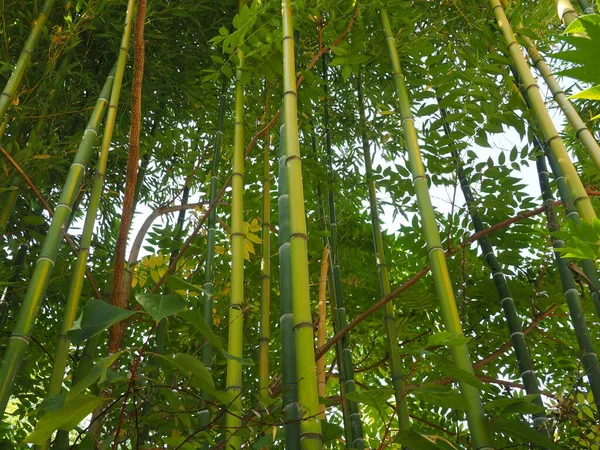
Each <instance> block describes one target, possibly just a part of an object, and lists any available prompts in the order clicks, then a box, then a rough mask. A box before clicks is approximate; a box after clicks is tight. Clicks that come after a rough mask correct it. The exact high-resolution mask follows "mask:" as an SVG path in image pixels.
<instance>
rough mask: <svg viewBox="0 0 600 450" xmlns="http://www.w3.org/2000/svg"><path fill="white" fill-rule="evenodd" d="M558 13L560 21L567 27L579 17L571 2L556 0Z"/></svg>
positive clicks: (568, 0)
mask: <svg viewBox="0 0 600 450" xmlns="http://www.w3.org/2000/svg"><path fill="white" fill-rule="evenodd" d="M554 3H555V4H556V11H557V13H558V17H559V18H560V21H561V22H562V23H564V24H565V25H567V26H568V25H569V24H571V23H572V22H574V21H575V20H577V18H578V17H579V16H578V14H577V11H575V8H573V5H572V4H571V2H570V0H554Z"/></svg>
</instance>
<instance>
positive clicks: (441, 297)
mask: <svg viewBox="0 0 600 450" xmlns="http://www.w3.org/2000/svg"><path fill="white" fill-rule="evenodd" d="M380 15H381V24H382V27H383V31H384V34H385V40H386V44H387V47H388V52H389V57H390V63H391V66H392V70H393V76H394V83H395V87H396V95H397V97H398V102H399V107H400V116H401V119H402V129H403V133H404V138H405V140H406V143H407V150H408V159H409V164H410V171H411V174H412V177H413V184H414V188H415V192H416V196H417V202H418V205H419V211H420V213H421V221H422V223H423V232H424V234H425V241H426V243H427V250H428V251H427V253H428V256H429V262H430V265H431V271H432V274H433V279H434V284H435V287H436V291H437V295H438V301H439V306H440V310H441V315H442V323H443V324H444V326H445V328H446V330H447V331H449V332H450V333H452V334H453V335H457V336H463V335H464V334H463V330H462V326H461V323H460V318H459V315H458V309H457V307H456V300H455V298H454V292H453V290H452V285H451V283H450V275H449V273H448V266H447V264H446V258H445V255H444V250H443V249H442V243H441V240H440V235H439V231H438V228H437V224H436V222H435V213H434V209H433V205H432V204H431V198H430V196H429V188H428V184H427V177H426V175H425V168H424V167H423V162H422V160H421V152H420V150H419V144H418V138H417V133H416V130H415V126H414V119H413V118H412V114H411V112H410V101H409V98H408V92H407V90H406V85H405V82H404V75H403V74H402V69H401V67H400V59H399V58H398V51H397V49H396V41H395V39H394V36H393V34H392V27H391V25H390V20H389V17H388V14H387V11H386V10H385V9H382V10H381V13H380ZM450 353H451V355H452V359H453V361H454V364H455V365H456V367H457V368H459V369H462V370H465V371H467V372H469V373H473V366H472V364H471V358H470V356H469V351H468V349H467V346H466V345H464V344H463V345H459V346H453V347H451V348H450ZM458 384H459V386H460V391H461V393H462V394H463V396H464V397H465V399H466V401H467V403H468V404H469V405H470V409H469V410H467V411H466V416H467V422H468V425H469V430H470V432H471V439H472V445H473V448H476V449H479V450H484V449H485V450H489V449H493V448H494V446H493V442H492V437H491V435H490V432H489V425H488V423H487V419H486V417H485V414H484V411H483V405H482V403H481V398H480V396H479V391H478V390H477V388H475V387H473V386H471V385H469V384H467V383H464V382H459V383H458Z"/></svg>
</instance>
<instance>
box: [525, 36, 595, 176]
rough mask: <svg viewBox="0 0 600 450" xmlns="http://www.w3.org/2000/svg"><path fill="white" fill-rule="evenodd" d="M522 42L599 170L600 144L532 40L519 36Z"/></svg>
mask: <svg viewBox="0 0 600 450" xmlns="http://www.w3.org/2000/svg"><path fill="white" fill-rule="evenodd" d="M521 38H522V39H523V42H524V43H525V47H526V48H527V52H528V53H529V57H530V58H531V62H532V63H533V65H534V66H535V68H536V69H537V70H538V71H539V73H540V75H542V77H543V78H544V81H545V82H546V85H547V86H548V88H549V89H550V92H552V96H553V98H554V100H555V101H556V103H558V105H559V106H560V109H561V110H562V112H563V113H564V115H565V117H566V118H567V120H568V121H569V124H570V125H571V127H572V128H573V131H574V132H575V136H576V137H577V138H578V139H579V140H580V141H581V143H582V144H583V147H584V148H585V150H586V152H587V153H588V155H589V156H590V158H591V159H592V161H593V162H594V165H595V166H596V168H597V169H598V170H600V146H599V145H598V142H596V139H595V138H594V135H593V134H592V132H591V131H590V130H589V129H588V127H587V126H586V124H585V123H584V122H583V120H582V119H581V117H580V116H579V114H578V113H577V111H576V110H575V108H574V107H573V104H572V103H571V102H570V101H569V100H568V99H567V95H566V94H565V93H564V92H563V90H562V89H561V87H560V85H559V84H558V81H557V80H556V78H554V75H552V71H551V70H550V68H549V67H548V65H547V64H546V61H545V60H544V58H543V57H542V55H540V52H538V50H537V48H536V47H535V44H534V43H533V41H532V40H531V39H530V38H529V37H527V36H521Z"/></svg>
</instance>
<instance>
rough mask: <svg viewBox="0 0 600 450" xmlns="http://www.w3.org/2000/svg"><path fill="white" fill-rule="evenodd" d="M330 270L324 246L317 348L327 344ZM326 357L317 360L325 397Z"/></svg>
mask: <svg viewBox="0 0 600 450" xmlns="http://www.w3.org/2000/svg"><path fill="white" fill-rule="evenodd" d="M328 272H329V246H327V245H326V246H325V247H323V257H322V259H321V274H320V277H319V304H318V311H319V323H318V326H317V348H319V347H321V346H322V345H324V344H325V340H326V339H327V273H328ZM325 363H326V361H325V358H321V359H319V360H318V361H317V385H318V388H319V397H321V398H325V395H326V387H327V374H326V367H325ZM320 417H321V420H325V403H321V416H320Z"/></svg>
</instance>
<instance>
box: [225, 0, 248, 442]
mask: <svg viewBox="0 0 600 450" xmlns="http://www.w3.org/2000/svg"><path fill="white" fill-rule="evenodd" d="M242 6H244V0H240V2H239V7H240V8H241V7H242ZM236 54H237V57H238V61H239V62H238V67H237V70H236V80H235V106H234V110H235V113H234V121H235V123H234V129H233V174H232V175H231V291H230V292H231V297H230V302H229V322H228V328H229V334H228V342H227V351H228V352H229V353H230V354H231V355H233V356H236V357H238V358H241V357H242V347H243V333H244V315H243V313H242V305H243V303H244V209H243V208H244V207H243V200H244V86H243V85H242V67H244V52H243V50H242V49H241V47H238V49H237V52H236ZM226 388H227V392H230V393H231V394H233V395H234V396H235V400H234V401H233V403H232V404H231V406H230V409H231V410H232V411H231V412H232V413H233V414H229V413H228V414H227V416H226V427H227V429H226V435H227V445H226V446H227V448H232V449H239V448H240V447H241V446H242V438H241V437H240V435H239V434H235V432H236V431H237V430H238V429H239V428H241V426H242V420H241V416H242V397H241V394H242V365H241V363H240V360H239V359H236V360H234V359H228V360H227V381H226Z"/></svg>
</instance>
